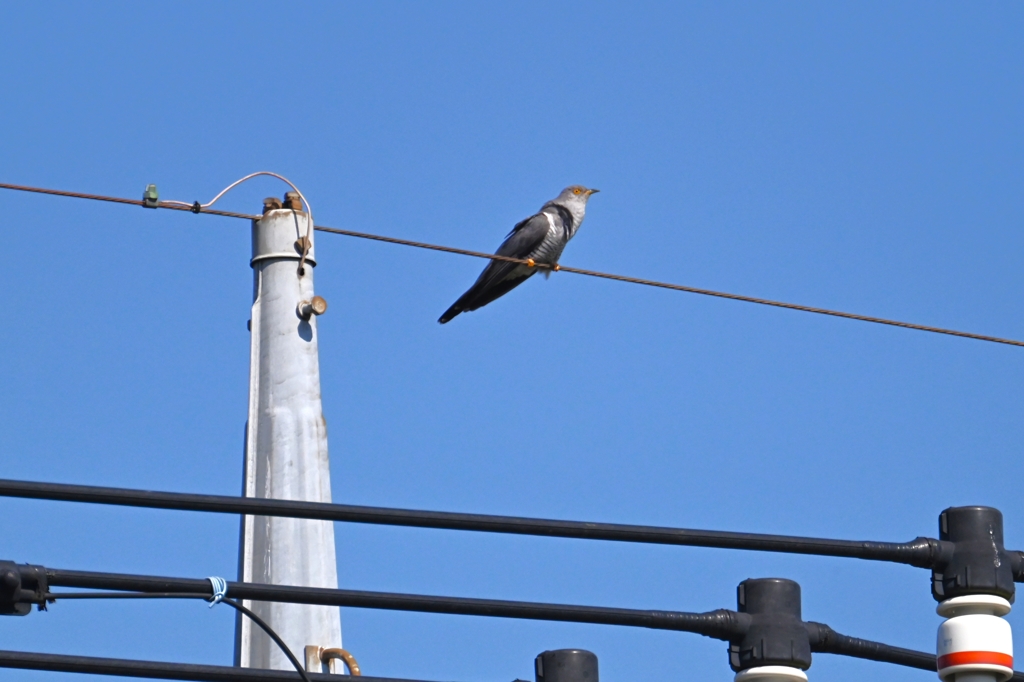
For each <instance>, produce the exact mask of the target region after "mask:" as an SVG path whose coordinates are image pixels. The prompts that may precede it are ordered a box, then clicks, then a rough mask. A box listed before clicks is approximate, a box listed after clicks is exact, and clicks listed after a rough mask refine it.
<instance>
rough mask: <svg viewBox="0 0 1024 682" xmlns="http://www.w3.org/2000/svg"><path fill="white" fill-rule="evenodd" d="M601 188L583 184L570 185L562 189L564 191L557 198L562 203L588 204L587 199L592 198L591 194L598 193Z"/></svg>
mask: <svg viewBox="0 0 1024 682" xmlns="http://www.w3.org/2000/svg"><path fill="white" fill-rule="evenodd" d="M600 191H601V190H599V189H587V188H586V187H584V186H583V185H569V186H568V187H566V188H565V189H563V190H562V193H561V194H559V195H558V198H557V199H555V201H557V202H558V203H561V204H582V205H584V206H586V205H587V200H588V199H590V197H591V195H593V194H597V193H598V192H600Z"/></svg>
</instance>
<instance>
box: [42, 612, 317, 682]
mask: <svg viewBox="0 0 1024 682" xmlns="http://www.w3.org/2000/svg"><path fill="white" fill-rule="evenodd" d="M61 599H202V600H204V601H209V600H210V599H212V595H210V594H206V593H204V592H194V593H188V592H64V593H56V594H54V593H52V592H51V593H49V594H47V595H46V602H48V603H56V602H57V601H58V600H61ZM218 603H222V604H227V605H228V606H230V607H232V608H233V609H235V610H236V611H239V612H241V613H243V614H245V615H246V616H247V617H248V618H249V620H251V621H252V622H254V623H256V625H258V626H260V629H262V630H263V631H264V632H265V633H267V636H268V637H270V639H272V640H274V643H275V644H277V646H278V647H279V648H280V649H281V651H283V652H284V655H285V656H287V657H288V660H289V661H291V664H292V665H293V666H294V667H295V670H296V672H298V673H299V676H300V677H301V678H302V679H303V681H304V682H310V679H309V677H308V676H307V675H306V671H305V669H304V668H303V667H302V664H301V663H300V662H299V659H298V658H296V657H295V654H293V653H292V650H291V649H290V648H289V647H288V645H287V644H285V641H284V640H283V639H281V637H280V636H279V635H278V634H277V633H276V632H275V631H274V629H273V628H272V627H270V626H269V625H267V623H266V621H264V620H263V619H262V618H260V617H259V616H257V615H256V614H255V613H253V612H252V611H251V610H250V609H247V608H246V607H244V606H242V605H241V604H239V603H238V602H236V601H233V600H231V599H228V598H227V597H222V598H221V599H220V601H219V602H218Z"/></svg>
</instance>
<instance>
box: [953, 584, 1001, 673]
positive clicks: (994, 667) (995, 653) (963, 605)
mask: <svg viewBox="0 0 1024 682" xmlns="http://www.w3.org/2000/svg"><path fill="white" fill-rule="evenodd" d="M936 611H938V612H939V614H940V615H944V616H952V617H951V618H949V619H948V620H946V621H944V622H943V623H942V624H941V625H940V626H939V633H938V638H937V643H936V653H937V656H938V658H937V663H938V669H939V678H940V679H941V680H942V681H943V682H1006V680H1009V679H1010V678H1011V677H1013V633H1012V631H1011V629H1010V624H1009V623H1008V622H1006V621H1005V620H1003V619H1002V618H1000V616H1003V615H1005V614H1007V613H1009V612H1010V602H1008V601H1006V600H1005V599H1002V598H1001V597H993V596H989V595H977V596H968V597H956V598H955V599H947V600H946V601H944V602H942V603H941V604H939V606H938V608H937V609H936Z"/></svg>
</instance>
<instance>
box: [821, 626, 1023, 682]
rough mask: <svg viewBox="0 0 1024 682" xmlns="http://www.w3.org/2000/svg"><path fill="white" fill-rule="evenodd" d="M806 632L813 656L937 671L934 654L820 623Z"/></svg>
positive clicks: (1019, 681)
mask: <svg viewBox="0 0 1024 682" xmlns="http://www.w3.org/2000/svg"><path fill="white" fill-rule="evenodd" d="M807 629H808V632H809V633H810V635H811V651H813V652H815V653H822V654H837V655H840V656H849V657H851V658H863V659H865V660H868V661H878V662H879V663H892V664H894V665H902V666H904V667H907V668H917V669H919V670H929V671H931V672H936V671H937V670H938V666H937V665H936V660H935V654H929V653H925V652H923V651H914V650H913V649H904V648H902V647H897V646H890V645H888V644H882V643H881V642H872V641H870V640H867V639H860V638H858V637H850V636H849V635H843V634H840V633H838V632H836V631H835V630H833V629H832V628H830V627H829V626H827V625H825V624H823V623H807ZM1010 679H1012V680H1016V681H1017V682H1024V673H1020V672H1015V673H1014V674H1013V677H1012V678H1010Z"/></svg>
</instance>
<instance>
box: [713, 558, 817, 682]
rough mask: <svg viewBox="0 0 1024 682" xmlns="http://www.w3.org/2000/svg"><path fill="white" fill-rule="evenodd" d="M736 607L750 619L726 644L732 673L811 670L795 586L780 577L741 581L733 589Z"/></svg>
mask: <svg viewBox="0 0 1024 682" xmlns="http://www.w3.org/2000/svg"><path fill="white" fill-rule="evenodd" d="M736 604H737V607H738V608H737V610H738V611H739V612H740V613H745V614H748V616H749V617H750V620H749V625H748V626H747V627H746V629H745V631H744V632H743V633H742V634H740V635H738V636H736V637H735V638H734V639H732V640H730V642H729V665H730V666H731V667H732V669H733V670H734V671H736V672H738V673H742V672H744V671H752V670H754V669H764V668H766V667H769V668H774V667H776V666H782V667H784V668H798V669H800V670H807V669H808V668H810V667H811V640H810V634H809V633H808V631H807V627H806V626H805V625H804V622H803V620H801V614H800V611H801V609H800V585H799V584H797V583H795V582H793V581H792V580H786V579H784V578H758V579H753V578H752V579H749V580H744V581H743V582H741V583H740V584H739V587H737V588H736ZM737 679H740V677H739V676H737ZM744 679H747V678H744ZM750 679H751V680H754V679H760V678H757V677H756V676H755V677H750ZM765 679H766V680H767V679H768V678H765Z"/></svg>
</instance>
